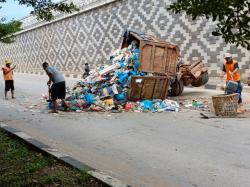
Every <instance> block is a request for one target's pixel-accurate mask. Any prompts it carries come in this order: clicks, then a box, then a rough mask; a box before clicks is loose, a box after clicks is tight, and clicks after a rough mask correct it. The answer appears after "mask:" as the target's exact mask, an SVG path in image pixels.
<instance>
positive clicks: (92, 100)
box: [85, 93, 95, 106]
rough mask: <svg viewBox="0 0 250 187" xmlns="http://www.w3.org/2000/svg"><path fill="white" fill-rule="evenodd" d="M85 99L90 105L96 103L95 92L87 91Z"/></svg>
mask: <svg viewBox="0 0 250 187" xmlns="http://www.w3.org/2000/svg"><path fill="white" fill-rule="evenodd" d="M85 101H86V103H87V105H88V106H90V105H92V104H94V103H95V96H94V95H93V94H90V93H87V94H86V95H85Z"/></svg>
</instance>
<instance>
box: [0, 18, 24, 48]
mask: <svg viewBox="0 0 250 187" xmlns="http://www.w3.org/2000/svg"><path fill="white" fill-rule="evenodd" d="M21 25H22V23H21V22H19V21H11V22H9V23H5V22H3V21H2V22H0V41H1V42H4V43H11V42H13V41H14V33H16V32H18V31H20V30H21Z"/></svg>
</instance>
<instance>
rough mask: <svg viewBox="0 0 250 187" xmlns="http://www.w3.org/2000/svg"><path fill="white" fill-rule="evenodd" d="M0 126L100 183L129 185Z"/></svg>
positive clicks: (4, 125)
mask: <svg viewBox="0 0 250 187" xmlns="http://www.w3.org/2000/svg"><path fill="white" fill-rule="evenodd" d="M0 128H2V129H3V130H5V131H6V132H8V133H9V134H11V135H13V136H15V137H17V138H19V139H21V140H22V141H23V142H25V143H26V144H27V145H30V146H32V147H33V148H35V149H37V150H39V151H41V152H44V153H46V154H49V155H51V156H53V157H55V158H56V159H58V160H60V161H62V162H64V163H66V164H68V165H70V166H72V167H74V168H76V169H78V170H81V171H85V172H86V173H88V174H89V175H90V176H92V177H93V178H96V179H97V180H99V181H101V182H102V183H104V184H106V185H107V186H112V187H130V186H129V185H127V184H125V183H124V182H122V181H121V180H119V179H117V178H115V177H112V176H110V175H108V174H106V173H105V172H102V171H99V170H97V169H94V168H92V167H90V166H88V165H87V164H84V163H83V162H81V161H79V160H77V159H75V158H73V157H71V156H69V155H67V154H64V153H61V152H59V151H58V150H57V149H55V148H51V147H50V146H48V145H46V144H44V143H42V142H40V141H38V140H36V139H35V138H33V137H32V136H30V135H28V134H26V133H24V132H22V131H20V130H18V129H15V128H13V127H10V126H8V125H7V124H5V123H3V122H0Z"/></svg>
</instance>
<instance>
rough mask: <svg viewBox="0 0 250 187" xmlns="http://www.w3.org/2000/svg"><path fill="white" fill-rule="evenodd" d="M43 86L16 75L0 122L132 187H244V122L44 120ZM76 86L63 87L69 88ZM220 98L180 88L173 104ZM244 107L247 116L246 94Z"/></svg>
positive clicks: (141, 117) (123, 117) (181, 117)
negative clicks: (194, 99)
mask: <svg viewBox="0 0 250 187" xmlns="http://www.w3.org/2000/svg"><path fill="white" fill-rule="evenodd" d="M46 81H47V77H46V76H39V75H24V74H16V75H15V87H16V97H17V99H15V100H12V99H9V100H7V101H5V100H4V99H3V96H2V97H0V106H1V107H0V121H1V122H4V123H6V124H8V125H9V126H10V127H13V128H16V129H19V130H21V131H23V132H25V133H26V134H28V135H31V136H32V137H36V139H37V140H39V141H41V142H43V143H44V144H46V145H50V146H51V147H53V148H56V149H58V150H60V152H62V153H65V154H67V155H70V156H72V157H73V158H76V159H78V160H80V161H82V162H83V163H86V164H87V165H89V166H91V167H93V168H95V169H98V170H100V171H104V172H106V173H108V174H109V175H111V176H113V177H116V178H118V179H120V180H122V181H124V182H125V183H127V184H129V185H131V186H137V187H158V186H159V187H169V186H170V187H189V186H195V187H196V186H201V187H207V186H209V187H218V186H219V187H224V186H225V187H231V186H232V187H235V186H237V187H246V186H249V184H250V177H249V176H250V157H249V155H250V122H249V118H239V119H221V118H211V119H201V118H200V114H199V113H200V111H197V110H193V109H183V110H181V111H180V112H178V113H176V112H174V113H168V112H166V113H155V114H153V113H121V114H112V113H73V112H67V113H64V112H60V113H59V114H58V115H55V114H48V111H47V110H46V109H44V105H43V103H42V102H41V100H40V98H41V94H42V93H46V92H47V86H46ZM75 81H76V80H74V79H67V83H68V86H72V85H73V84H74V82H75ZM0 89H1V90H3V81H2V82H1V83H0ZM220 93H221V92H220V91H216V90H204V89H192V88H185V91H184V94H183V96H181V97H179V98H178V99H177V100H180V101H181V100H183V99H188V100H191V99H192V98H202V99H203V100H208V101H209V100H210V99H211V96H212V95H216V94H220ZM244 99H245V102H246V103H245V105H244V107H245V108H246V109H250V105H249V104H250V101H249V94H245V95H244ZM211 115H212V113H211Z"/></svg>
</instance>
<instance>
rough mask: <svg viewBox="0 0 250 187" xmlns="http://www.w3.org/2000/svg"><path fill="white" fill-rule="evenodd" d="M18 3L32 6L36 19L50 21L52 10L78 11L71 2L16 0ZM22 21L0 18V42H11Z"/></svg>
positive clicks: (3, 1) (2, 0) (0, 1)
mask: <svg viewBox="0 0 250 187" xmlns="http://www.w3.org/2000/svg"><path fill="white" fill-rule="evenodd" d="M17 1H18V2H19V4H20V5H26V6H28V7H29V6H30V7H32V8H33V11H32V12H31V14H32V15H35V16H37V18H38V19H42V20H46V21H51V20H53V18H54V16H53V11H59V12H65V13H72V12H74V11H78V10H79V9H78V8H77V6H76V5H74V4H73V3H69V4H66V3H62V2H60V3H53V2H52V1H51V0H17ZM5 2H6V0H0V3H5ZM0 8H1V7H0ZM21 25H22V23H21V22H19V21H15V20H12V21H10V22H6V20H5V19H4V18H1V20H0V42H3V43H11V42H13V41H14V39H15V37H14V33H16V32H18V31H20V30H21Z"/></svg>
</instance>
